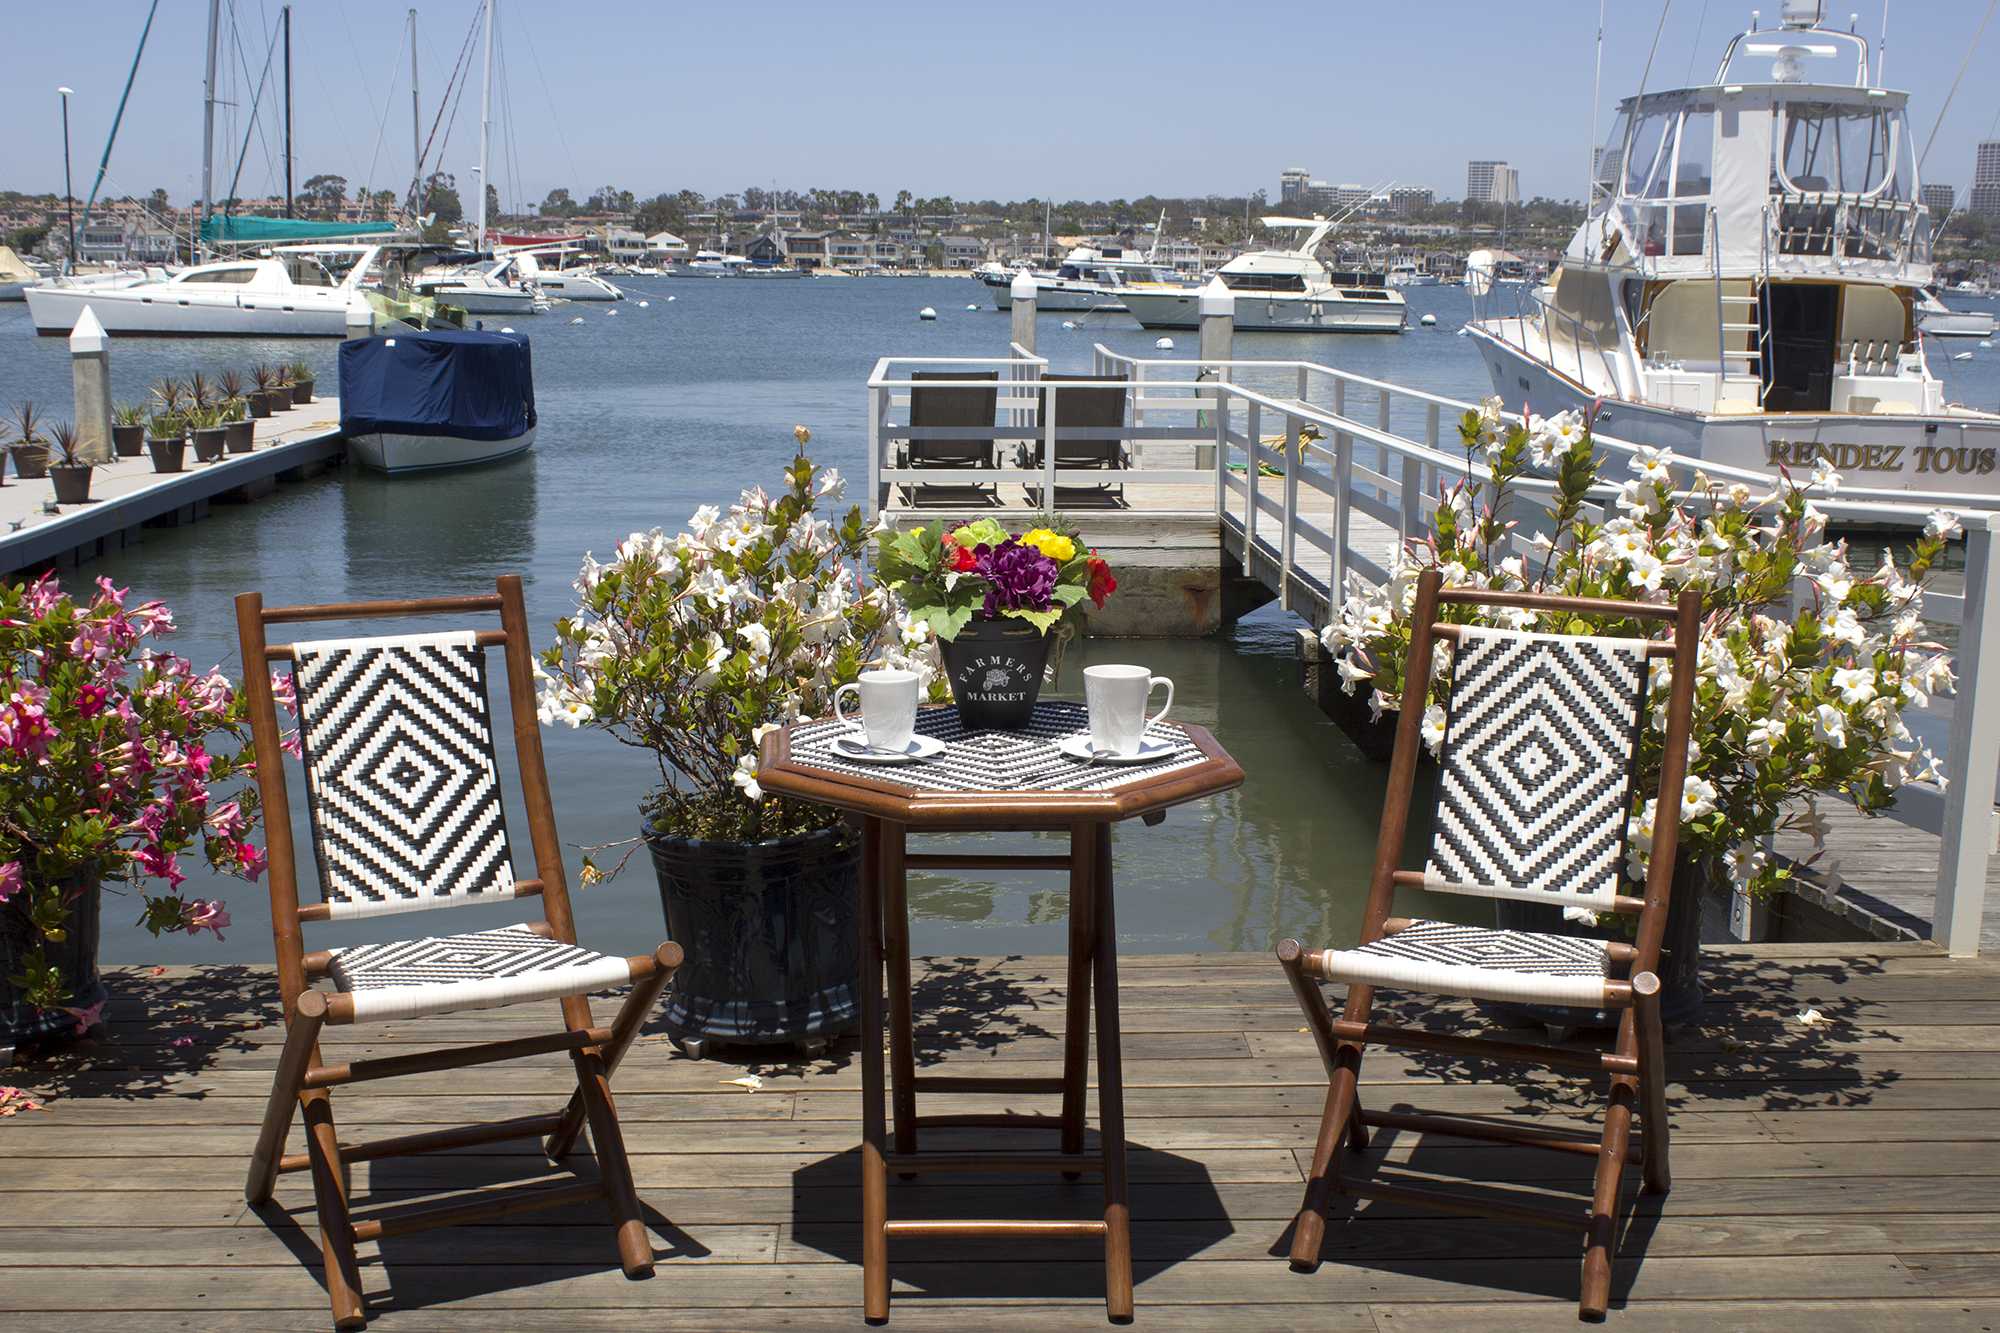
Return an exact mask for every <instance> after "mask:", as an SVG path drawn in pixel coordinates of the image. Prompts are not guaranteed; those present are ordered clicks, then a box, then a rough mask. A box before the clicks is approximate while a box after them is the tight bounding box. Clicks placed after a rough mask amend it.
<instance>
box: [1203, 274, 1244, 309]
mask: <svg viewBox="0 0 2000 1333" xmlns="http://www.w3.org/2000/svg"><path fill="white" fill-rule="evenodd" d="M1201 313H1202V317H1203V318H1204V319H1206V318H1207V317H1208V316H1210V315H1230V316H1232V317H1233V316H1234V315H1235V314H1236V293H1234V292H1232V291H1230V290H1229V288H1228V286H1227V285H1226V284H1225V283H1224V282H1223V281H1222V279H1221V278H1210V279H1209V280H1208V285H1207V286H1206V287H1203V288H1202V289H1201Z"/></svg>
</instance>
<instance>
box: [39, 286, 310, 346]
mask: <svg viewBox="0 0 2000 1333" xmlns="http://www.w3.org/2000/svg"><path fill="white" fill-rule="evenodd" d="M329 290H330V291H331V289H329ZM25 296H26V299H27V302H28V316H29V318H31V319H32V320H34V322H35V332H37V333H40V334H43V335H45V336H51V337H53V336H56V335H59V334H60V335H67V334H69V333H70V332H71V331H72V330H73V329H75V328H76V321H77V320H78V318H80V317H81V316H82V314H83V311H84V307H85V306H88V307H89V308H90V310H91V312H92V313H94V314H95V315H96V316H97V320H98V322H99V323H100V324H102V325H104V331H105V332H106V333H110V334H147V335H153V336H172V335H183V336H188V337H199V338H217V337H222V338H230V337H235V338H340V337H345V336H346V334H347V296H346V294H345V293H342V294H340V295H338V296H337V297H336V296H331V295H330V296H329V297H328V298H327V299H326V300H323V301H322V300H317V299H312V298H296V297H289V296H288V297H279V296H263V295H256V294H253V295H249V296H241V295H233V294H227V293H224V294H221V295H218V296H214V297H209V296H208V295H207V294H206V293H203V294H200V295H190V296H186V297H175V298H172V299H161V298H159V297H157V296H155V295H153V294H151V293H149V292H141V291H136V290H134V289H132V288H129V287H124V288H120V287H109V288H107V287H76V288H71V287H50V286H40V287H30V288H28V289H27V291H26V293H25Z"/></svg>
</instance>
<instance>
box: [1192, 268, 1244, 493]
mask: <svg viewBox="0 0 2000 1333" xmlns="http://www.w3.org/2000/svg"><path fill="white" fill-rule="evenodd" d="M1200 310H1201V370H1200V371H1199V373H1198V376H1197V378H1199V379H1200V380H1202V381H1204V382H1207V381H1214V382H1218V383H1219V382H1222V381H1225V380H1227V379H1228V378H1229V363H1230V361H1232V360H1233V359H1235V344H1236V297H1235V294H1234V293H1232V292H1231V291H1230V290H1229V288H1227V287H1225V286H1224V285H1223V283H1222V279H1221V278H1210V279H1209V281H1208V285H1207V286H1206V287H1203V288H1202V289H1201V301H1200ZM1209 402H1210V407H1209V410H1210V411H1211V412H1213V413H1215V415H1216V418H1217V420H1218V422H1220V421H1223V420H1225V419H1226V417H1227V414H1228V412H1229V400H1228V399H1227V398H1226V397H1225V396H1224V395H1223V393H1222V392H1221V390H1219V389H1218V390H1214V391H1211V393H1210V395H1209ZM1218 429H1220V427H1218ZM1218 438H1219V437H1218ZM1194 460H1195V461H1194V465H1195V466H1196V467H1197V468H1202V469H1207V468H1213V467H1214V466H1215V465H1216V459H1215V446H1214V445H1212V444H1198V445H1196V446H1195V450H1194Z"/></svg>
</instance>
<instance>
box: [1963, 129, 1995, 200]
mask: <svg viewBox="0 0 2000 1333" xmlns="http://www.w3.org/2000/svg"><path fill="white" fill-rule="evenodd" d="M1965 206H1966V207H1967V208H1968V209H1970V210H1971V211H1973V212H1974V213H1981V214H1984V215H1985V216H1987V217H2000V139H1985V140H1982V141H1981V142H1980V145H1979V147H1978V148H1977V149H1976V150H1975V151H1974V154H1973V158H1972V195H1971V197H1970V198H1969V199H1967V200H1966V205H1965Z"/></svg>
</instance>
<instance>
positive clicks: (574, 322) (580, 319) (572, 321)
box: [570, 315, 583, 324]
mask: <svg viewBox="0 0 2000 1333" xmlns="http://www.w3.org/2000/svg"><path fill="white" fill-rule="evenodd" d="M570 323H572V324H581V323H583V316H582V315H578V316H577V317H576V318H575V319H573V320H571V321H570Z"/></svg>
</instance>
